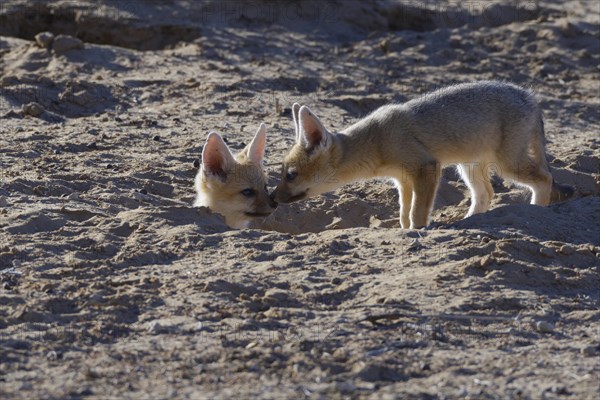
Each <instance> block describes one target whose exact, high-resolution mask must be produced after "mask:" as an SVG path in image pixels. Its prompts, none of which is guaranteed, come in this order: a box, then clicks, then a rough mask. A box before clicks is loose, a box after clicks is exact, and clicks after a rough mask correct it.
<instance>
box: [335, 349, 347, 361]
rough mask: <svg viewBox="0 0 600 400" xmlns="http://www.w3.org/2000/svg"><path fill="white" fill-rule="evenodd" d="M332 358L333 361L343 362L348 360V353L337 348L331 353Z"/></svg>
mask: <svg viewBox="0 0 600 400" xmlns="http://www.w3.org/2000/svg"><path fill="white" fill-rule="evenodd" d="M332 357H333V359H334V360H338V361H345V360H346V359H347V358H348V351H347V350H346V349H344V348H343V347H338V348H337V349H335V350H334V351H333V354H332Z"/></svg>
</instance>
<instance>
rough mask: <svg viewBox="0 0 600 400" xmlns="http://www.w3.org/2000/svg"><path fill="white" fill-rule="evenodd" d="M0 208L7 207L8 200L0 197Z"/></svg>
mask: <svg viewBox="0 0 600 400" xmlns="http://www.w3.org/2000/svg"><path fill="white" fill-rule="evenodd" d="M0 207H8V200H6V197H4V196H0Z"/></svg>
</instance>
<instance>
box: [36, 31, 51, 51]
mask: <svg viewBox="0 0 600 400" xmlns="http://www.w3.org/2000/svg"><path fill="white" fill-rule="evenodd" d="M53 41H54V34H53V33H52V32H40V33H38V34H37V35H35V42H36V43H37V45H38V46H40V47H41V48H42V49H49V48H50V46H52V42H53Z"/></svg>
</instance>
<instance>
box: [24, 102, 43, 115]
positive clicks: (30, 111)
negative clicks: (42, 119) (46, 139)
mask: <svg viewBox="0 0 600 400" xmlns="http://www.w3.org/2000/svg"><path fill="white" fill-rule="evenodd" d="M21 111H23V114H25V115H29V116H31V117H39V116H40V115H42V113H43V112H44V107H43V106H42V105H41V104H40V103H36V102H33V103H27V104H23V106H22V107H21Z"/></svg>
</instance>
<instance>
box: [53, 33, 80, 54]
mask: <svg viewBox="0 0 600 400" xmlns="http://www.w3.org/2000/svg"><path fill="white" fill-rule="evenodd" d="M77 49H83V42H82V41H81V40H79V39H77V38H75V37H73V36H69V35H58V36H57V37H56V38H54V42H53V43H52V50H54V52H55V53H56V54H64V53H66V52H68V51H71V50H77Z"/></svg>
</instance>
